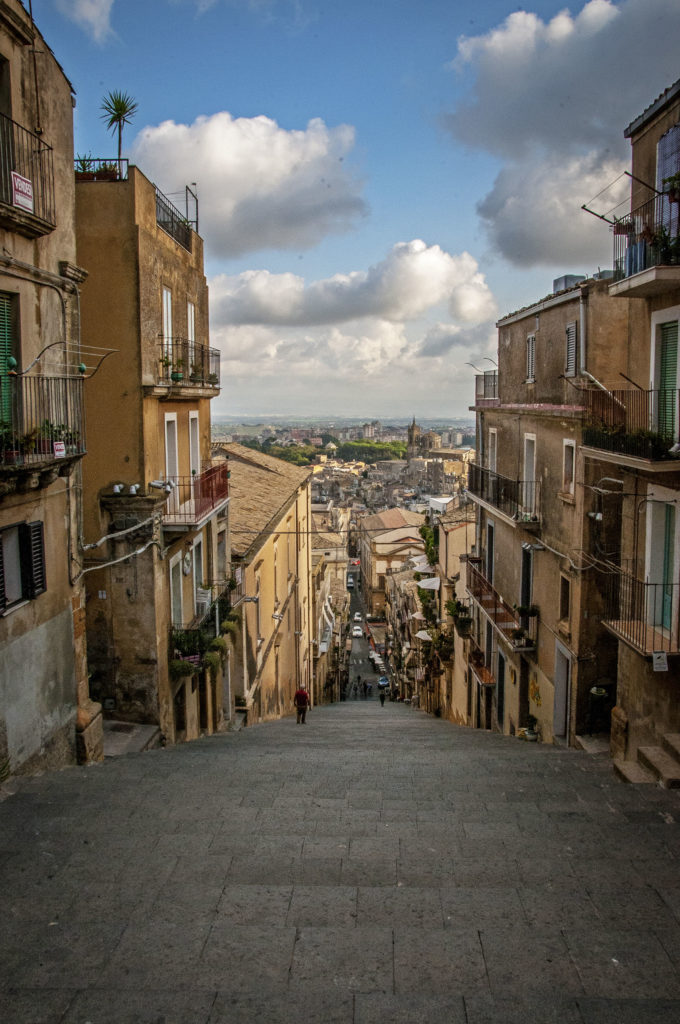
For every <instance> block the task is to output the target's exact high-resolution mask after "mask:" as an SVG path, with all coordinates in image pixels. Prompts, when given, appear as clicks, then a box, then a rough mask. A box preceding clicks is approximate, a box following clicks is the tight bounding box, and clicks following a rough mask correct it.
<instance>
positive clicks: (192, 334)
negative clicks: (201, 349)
mask: <svg viewBox="0 0 680 1024" xmlns="http://www.w3.org/2000/svg"><path fill="white" fill-rule="evenodd" d="M187 341H188V342H189V368H190V369H191V370H192V372H193V367H194V364H195V363H196V361H197V360H196V354H195V351H194V350H195V347H196V306H195V305H194V304H193V302H187Z"/></svg>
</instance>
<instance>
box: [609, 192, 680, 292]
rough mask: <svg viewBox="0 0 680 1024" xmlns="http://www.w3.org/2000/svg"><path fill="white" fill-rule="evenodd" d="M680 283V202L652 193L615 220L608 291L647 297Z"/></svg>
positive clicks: (668, 289) (674, 287) (673, 287)
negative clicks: (641, 203) (612, 277)
mask: <svg viewBox="0 0 680 1024" xmlns="http://www.w3.org/2000/svg"><path fill="white" fill-rule="evenodd" d="M679 284H680V204H679V203H678V202H670V200H669V196H668V195H667V194H664V195H658V196H655V198H654V199H651V200H650V201H649V202H647V203H645V204H644V206H640V207H638V209H637V210H634V211H633V212H632V213H630V214H629V215H628V216H627V217H623V218H622V219H621V220H619V221H616V223H615V224H614V283H613V284H612V285H611V286H610V289H609V292H610V294H611V295H621V296H623V295H625V296H630V297H633V298H650V297H652V296H655V295H662V294H663V293H664V292H667V291H672V290H674V289H676V288H677V287H678V285H679Z"/></svg>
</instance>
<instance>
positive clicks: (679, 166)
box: [655, 124, 680, 233]
mask: <svg viewBox="0 0 680 1024" xmlns="http://www.w3.org/2000/svg"><path fill="white" fill-rule="evenodd" d="M678 171H680V124H676V125H673V127H672V128H669V130H668V131H667V132H666V134H665V135H662V136H661V138H660V139H659V141H658V143H657V145H656V190H657V192H663V190H664V184H663V179H664V178H670V177H671V175H673V174H677V173H678ZM655 206H656V218H657V220H658V221H659V222H660V223H661V224H663V225H664V227H667V228H668V229H669V230H672V231H673V233H675V230H676V225H677V221H676V222H675V225H673V223H672V216H673V215H672V210H671V204H670V203H669V202H668V196H664V195H657V197H656V203H655Z"/></svg>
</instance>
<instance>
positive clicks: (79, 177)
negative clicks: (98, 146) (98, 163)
mask: <svg viewBox="0 0 680 1024" xmlns="http://www.w3.org/2000/svg"><path fill="white" fill-rule="evenodd" d="M76 181H94V162H93V160H92V157H91V156H90V154H89V153H88V155H87V156H80V154H79V155H78V156H77V157H76Z"/></svg>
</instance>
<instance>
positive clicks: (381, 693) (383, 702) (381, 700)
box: [380, 690, 385, 708]
mask: <svg viewBox="0 0 680 1024" xmlns="http://www.w3.org/2000/svg"><path fill="white" fill-rule="evenodd" d="M380 707H381V708H384V707H385V691H384V690H381V691H380Z"/></svg>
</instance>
